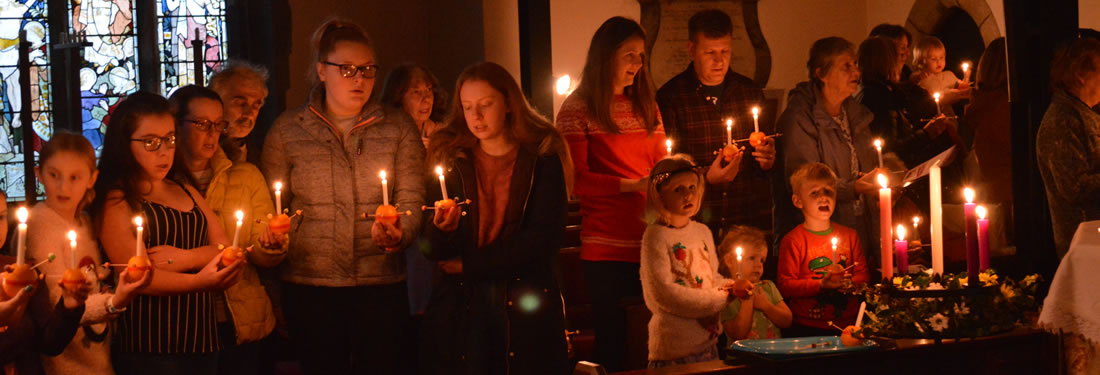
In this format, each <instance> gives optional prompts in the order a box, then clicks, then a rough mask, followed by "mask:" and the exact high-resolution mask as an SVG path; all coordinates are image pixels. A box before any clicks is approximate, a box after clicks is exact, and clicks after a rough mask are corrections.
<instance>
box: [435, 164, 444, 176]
mask: <svg viewBox="0 0 1100 375" xmlns="http://www.w3.org/2000/svg"><path fill="white" fill-rule="evenodd" d="M435 174H436V175H439V177H443V167H441V166H438V165H437V166H436V167H435Z"/></svg>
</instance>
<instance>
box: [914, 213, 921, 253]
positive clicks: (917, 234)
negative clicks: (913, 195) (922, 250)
mask: <svg viewBox="0 0 1100 375" xmlns="http://www.w3.org/2000/svg"><path fill="white" fill-rule="evenodd" d="M913 237H914V239H915V240H917V243H918V244H923V242H922V241H921V238H920V216H913ZM920 246H921V245H918V246H917V247H918V248H919V247H920Z"/></svg>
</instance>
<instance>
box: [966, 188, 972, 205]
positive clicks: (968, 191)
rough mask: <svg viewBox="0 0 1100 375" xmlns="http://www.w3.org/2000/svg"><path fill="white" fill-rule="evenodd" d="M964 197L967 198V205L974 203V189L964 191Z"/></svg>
mask: <svg viewBox="0 0 1100 375" xmlns="http://www.w3.org/2000/svg"><path fill="white" fill-rule="evenodd" d="M963 197H965V198H966V203H974V189H971V188H966V189H963Z"/></svg>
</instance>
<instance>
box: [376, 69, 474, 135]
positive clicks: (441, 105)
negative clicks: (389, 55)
mask: <svg viewBox="0 0 1100 375" xmlns="http://www.w3.org/2000/svg"><path fill="white" fill-rule="evenodd" d="M417 81H422V82H425V83H427V84H428V85H430V86H432V97H433V99H432V113H431V115H430V116H429V118H430V119H432V121H440V120H442V118H443V114H444V111H446V108H447V92H446V91H443V87H440V85H439V79H438V78H436V77H435V74H432V72H431V71H429V70H428V68H425V67H424V66H423V65H420V64H402V65H399V66H397V67H396V68H393V70H391V71H390V73H389V74H387V75H386V83H385V84H383V86H382V105H389V106H391V107H394V108H401V107H402V103H401V102H402V99H404V97H405V94H407V93H408V92H409V89H410V88H412V85H413V83H414V82H417ZM455 94H456V95H457V93H455Z"/></svg>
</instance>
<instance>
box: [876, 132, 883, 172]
mask: <svg viewBox="0 0 1100 375" xmlns="http://www.w3.org/2000/svg"><path fill="white" fill-rule="evenodd" d="M875 151H877V152H878V167H879V168H882V138H875Z"/></svg>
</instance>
